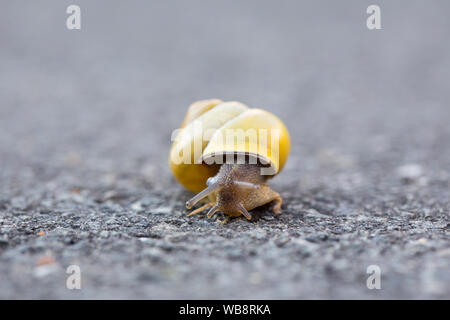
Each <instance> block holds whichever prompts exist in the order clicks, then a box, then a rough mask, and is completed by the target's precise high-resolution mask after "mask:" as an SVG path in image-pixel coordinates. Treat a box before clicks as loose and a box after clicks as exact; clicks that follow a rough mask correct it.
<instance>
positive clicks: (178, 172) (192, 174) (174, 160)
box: [169, 99, 290, 192]
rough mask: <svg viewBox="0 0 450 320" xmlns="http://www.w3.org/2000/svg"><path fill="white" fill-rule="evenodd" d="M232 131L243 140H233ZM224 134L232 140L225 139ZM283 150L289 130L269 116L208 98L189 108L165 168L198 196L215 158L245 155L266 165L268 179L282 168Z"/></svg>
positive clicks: (287, 144) (285, 150)
mask: <svg viewBox="0 0 450 320" xmlns="http://www.w3.org/2000/svg"><path fill="white" fill-rule="evenodd" d="M236 133H237V134H241V135H242V136H243V137H244V138H243V139H239V138H237V139H235V137H234V136H233V135H234V134H236ZM230 134H231V136H232V139H228V138H227V137H229V136H230ZM252 138H254V139H252ZM289 151H290V137H289V132H288V130H287V128H286V126H285V125H284V123H283V122H282V121H281V120H280V119H279V118H278V117H276V116H275V115H273V114H272V113H270V112H268V111H265V110H262V109H258V108H249V107H248V106H246V105H244V104H242V103H240V102H236V101H230V102H223V101H222V100H219V99H209V100H201V101H197V102H195V103H193V104H192V105H191V106H190V107H189V109H188V112H187V114H186V116H185V118H184V121H183V123H182V124H181V127H180V130H179V131H178V133H177V134H176V136H175V139H174V141H173V144H172V147H171V149H170V155H169V164H170V169H171V171H172V173H173V175H174V177H175V178H176V179H177V180H178V181H179V182H180V183H181V184H182V185H183V186H184V187H185V188H187V189H189V190H191V191H193V192H199V191H201V190H203V189H204V188H205V187H206V181H207V179H208V178H210V177H213V176H214V175H216V174H217V172H218V170H219V168H220V164H216V163H214V161H215V160H216V159H217V158H216V157H220V159H223V157H224V156H226V155H235V154H238V155H239V154H241V155H244V154H245V155H246V156H249V157H251V158H254V159H258V160H260V162H261V163H263V164H266V165H267V166H268V167H269V168H270V170H271V171H270V175H271V176H274V175H276V174H277V173H279V172H280V171H281V170H282V169H283V167H284V165H285V163H286V161H287V158H288V156H289Z"/></svg>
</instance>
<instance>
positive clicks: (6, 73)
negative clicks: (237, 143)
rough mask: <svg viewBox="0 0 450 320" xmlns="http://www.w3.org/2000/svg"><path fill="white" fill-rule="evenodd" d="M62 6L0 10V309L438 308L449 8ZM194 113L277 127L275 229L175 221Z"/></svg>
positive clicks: (448, 255)
mask: <svg viewBox="0 0 450 320" xmlns="http://www.w3.org/2000/svg"><path fill="white" fill-rule="evenodd" d="M69 4H72V2H71V1H39V2H36V3H35V2H30V1H7V2H4V3H2V6H1V10H0V182H1V183H0V298H13V299H18V298H55V299H81V298H100V299H102V298H137V299H166V298H167V299H184V298H190V299H198V298H201V299H213V298H219V299H221V298H226V299H241V298H245V299H297V298H302V299H314V298H330V299H336V298H344V299H349V298H350V299H353V298H355V299H360V298H365V299H383V298H387V299H395V298H407V299H418V298H425V299H432V298H439V299H442V298H447V299H448V298H450V268H449V265H450V245H449V244H450V241H449V240H450V237H449V210H450V196H449V186H450V125H449V122H450V106H449V102H450V91H449V87H450V54H449V53H450V50H449V49H450V45H449V42H448V38H449V31H450V20H449V19H448V12H450V3H449V2H448V1H432V2H425V1H377V4H378V5H380V7H381V10H382V15H381V18H382V29H381V30H375V31H370V30H368V29H367V28H366V17H367V14H366V8H367V7H368V5H370V4H372V1H339V2H338V1H331V0H330V1H308V2H301V1H239V2H238V1H232V2H231V1H199V0H190V1H181V0H178V1H127V2H123V1H122V2H121V3H120V4H119V3H114V2H110V1H87V0H79V1H77V4H78V5H80V6H81V10H82V29H81V30H79V31H69V30H67V29H66V27H65V20H66V17H67V16H68V15H67V14H66V13H65V10H66V7H67V6H68V5H69ZM205 98H221V99H224V100H238V101H242V102H244V103H246V104H248V105H249V106H252V107H261V108H264V109H267V110H269V111H272V112H273V113H275V114H277V115H279V117H280V118H282V119H283V120H284V121H285V123H286V125H287V127H288V128H289V130H290V132H291V135H292V152H291V156H290V158H289V161H288V164H287V166H286V168H285V170H284V171H283V172H282V173H281V174H280V175H278V176H277V177H275V178H274V179H273V181H272V182H271V185H272V187H273V189H275V190H277V191H278V192H280V193H281V195H282V196H283V198H284V203H283V213H282V214H281V215H279V216H273V215H272V214H271V213H270V212H269V210H267V208H261V209H259V210H257V212H255V213H254V221H252V222H248V221H246V220H245V219H235V220H232V221H231V222H230V223H229V224H228V225H225V226H222V225H220V224H219V223H218V222H217V221H216V220H214V219H209V220H208V219H206V218H205V217H204V216H202V215H197V216H194V217H190V218H188V217H186V211H185V209H184V206H183V205H184V202H185V201H186V200H187V199H188V198H189V197H191V196H192V194H191V193H189V192H188V191H185V190H183V188H182V187H181V186H180V185H178V184H177V183H176V182H175V180H174V179H173V178H172V176H171V174H170V171H169V168H168V164H167V157H168V151H169V148H170V137H171V132H172V130H174V129H175V128H177V126H178V125H179V124H180V123H181V120H182V118H183V116H184V113H185V111H186V109H187V107H188V105H189V104H190V103H191V102H193V101H195V100H198V99H205ZM219 218H221V217H220V216H219ZM69 265H79V266H80V268H81V276H82V282H81V284H82V288H81V289H80V290H68V289H67V288H66V279H67V276H68V275H67V274H66V268H67V267H68V266H69ZM370 265H378V266H379V267H380V269H381V290H376V289H374V290H369V289H368V288H367V287H366V279H367V277H368V276H369V274H367V273H366V270H367V267H368V266H370Z"/></svg>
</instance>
